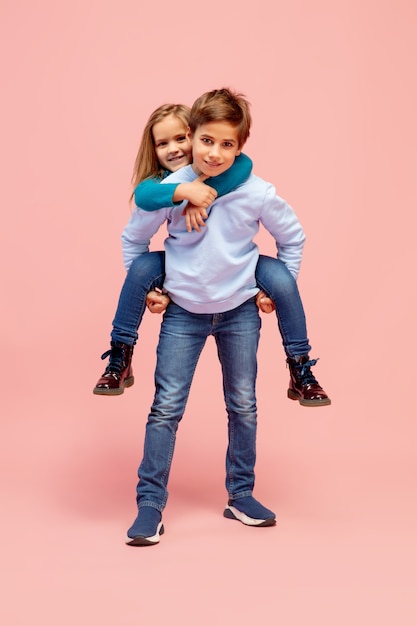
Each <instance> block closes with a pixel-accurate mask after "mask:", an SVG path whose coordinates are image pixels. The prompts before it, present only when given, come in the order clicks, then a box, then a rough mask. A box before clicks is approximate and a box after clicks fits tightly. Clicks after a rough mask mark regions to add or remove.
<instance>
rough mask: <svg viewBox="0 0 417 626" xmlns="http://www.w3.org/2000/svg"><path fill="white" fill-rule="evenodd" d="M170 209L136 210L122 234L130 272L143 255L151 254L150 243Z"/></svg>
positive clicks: (124, 253) (127, 266) (123, 248)
mask: <svg viewBox="0 0 417 626" xmlns="http://www.w3.org/2000/svg"><path fill="white" fill-rule="evenodd" d="M161 187H162V185H161ZM168 212H169V208H165V209H161V210H160V211H152V212H147V211H143V210H142V209H139V208H136V209H135V210H134V211H133V213H132V216H131V218H130V220H129V222H128V223H127V225H126V226H125V228H124V230H123V233H122V250H123V263H124V266H125V268H126V270H128V269H129V268H130V266H131V264H132V262H133V261H134V260H135V259H136V258H137V257H138V256H140V255H141V254H145V253H146V252H149V243H150V240H151V238H152V237H153V235H154V234H155V233H156V232H157V231H158V230H159V227H160V226H161V224H163V223H164V222H165V220H166V219H167V216H168Z"/></svg>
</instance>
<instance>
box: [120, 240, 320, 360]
mask: <svg viewBox="0 0 417 626" xmlns="http://www.w3.org/2000/svg"><path fill="white" fill-rule="evenodd" d="M164 278H165V253H164V252H148V253H146V254H143V255H141V256H139V257H138V258H137V259H135V260H134V261H133V263H132V265H131V266H130V269H129V271H128V273H127V275H126V279H125V282H124V284H123V288H122V291H121V293H120V298H119V304H118V307H117V311H116V316H115V318H114V320H113V330H112V333H111V338H112V340H113V341H120V342H121V343H125V344H127V345H129V346H133V345H135V344H136V341H137V338H138V327H139V325H140V323H141V321H142V317H143V314H144V312H145V308H146V294H147V293H148V291H150V290H151V289H155V288H156V287H157V288H159V289H162V287H163V283H164ZM256 282H257V285H258V287H259V288H260V289H262V291H264V292H265V293H266V294H268V296H269V297H270V298H271V299H272V300H273V301H274V303H275V307H276V315H277V320H278V327H279V331H280V333H281V337H282V345H283V346H284V350H285V354H286V355H287V357H296V356H302V355H307V354H308V353H309V352H310V349H311V347H310V345H309V342H308V338H307V328H306V319H305V314H304V308H303V303H302V302H301V298H300V294H299V291H298V287H297V282H296V280H295V279H294V278H293V276H292V274H291V273H290V272H289V270H288V269H287V267H286V265H285V264H284V263H283V262H282V261H280V260H279V259H274V258H272V257H269V256H264V255H260V256H259V261H258V265H257V268H256Z"/></svg>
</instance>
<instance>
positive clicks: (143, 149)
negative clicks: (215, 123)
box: [130, 104, 191, 199]
mask: <svg viewBox="0 0 417 626" xmlns="http://www.w3.org/2000/svg"><path fill="white" fill-rule="evenodd" d="M190 113H191V109H190V107H188V106H187V105H185V104H163V105H162V106H160V107H158V108H157V109H156V110H155V111H154V112H153V113H152V114H151V116H150V117H149V119H148V121H147V123H146V126H145V128H144V130H143V134H142V140H141V142H140V146H139V150H138V153H137V155H136V159H135V165H134V167H133V174H132V185H133V191H132V195H131V197H130V199H132V198H133V194H134V191H135V189H136V187H137V186H138V185H139V183H140V182H142V180H145V178H158V177H159V178H161V179H162V178H163V175H164V172H165V169H164V168H163V167H161V164H160V163H159V161H158V159H157V156H156V152H155V142H154V139H153V132H152V130H153V127H154V125H155V124H157V123H158V122H161V121H162V120H163V119H165V118H166V117H168V115H175V116H176V117H178V118H179V119H180V120H181V122H183V124H184V126H185V128H188V123H189V121H190Z"/></svg>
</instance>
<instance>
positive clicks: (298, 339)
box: [256, 255, 331, 406]
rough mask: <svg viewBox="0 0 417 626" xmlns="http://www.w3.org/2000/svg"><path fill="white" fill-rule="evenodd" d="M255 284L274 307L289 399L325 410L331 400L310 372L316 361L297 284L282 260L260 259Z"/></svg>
mask: <svg viewBox="0 0 417 626" xmlns="http://www.w3.org/2000/svg"><path fill="white" fill-rule="evenodd" d="M256 281H257V284H258V287H260V288H261V289H262V291H264V292H265V293H266V294H267V295H268V296H269V297H270V298H271V300H273V302H274V304H275V310H276V315H277V319H278V327H279V330H280V333H281V337H282V344H283V346H284V350H285V354H286V355H287V364H288V366H289V368H290V385H289V388H288V392H287V395H288V397H289V398H290V399H291V400H298V401H299V402H300V404H302V405H303V406H326V405H328V404H331V401H330V398H329V397H328V396H327V394H326V392H325V391H324V390H323V389H322V387H321V386H320V385H319V383H318V382H317V380H316V379H315V377H314V375H313V373H312V372H311V369H310V368H311V367H312V366H313V365H315V364H316V362H317V360H316V359H313V360H310V358H309V352H310V349H311V347H310V344H309V341H308V338H307V327H306V319H305V314H304V308H303V303H302V301H301V297H300V293H299V291H298V286H297V282H296V280H295V279H294V277H293V276H292V274H291V273H290V272H289V270H288V269H287V267H286V266H285V264H284V263H283V262H282V261H280V260H279V259H274V258H272V257H268V256H264V255H260V256H259V261H258V265H257V268H256Z"/></svg>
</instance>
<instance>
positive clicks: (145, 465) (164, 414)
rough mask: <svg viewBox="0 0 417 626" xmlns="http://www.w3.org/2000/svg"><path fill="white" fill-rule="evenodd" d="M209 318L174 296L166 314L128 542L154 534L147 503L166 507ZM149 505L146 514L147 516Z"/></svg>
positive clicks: (150, 505)
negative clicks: (186, 307)
mask: <svg viewBox="0 0 417 626" xmlns="http://www.w3.org/2000/svg"><path fill="white" fill-rule="evenodd" d="M210 318H211V316H206V315H194V314H191V313H188V312H187V311H185V310H184V309H182V308H181V307H179V306H177V305H176V304H174V303H172V302H171V303H170V304H169V305H168V308H167V310H166V312H165V314H164V320H163V323H162V326H161V333H160V337H159V343H158V348H157V364H156V370H155V386H156V391H155V397H154V401H153V404H152V407H151V411H150V414H149V417H148V422H147V425H146V434H145V442H144V452H143V459H142V462H141V464H140V466H139V470H138V475H139V483H138V486H137V505H138V509H139V513H138V517H137V518H136V520H135V522H134V524H133V525H132V527H131V528H130V529H129V530H128V543H130V544H132V545H146V544H144V543H143V542H142V543H138V542H141V541H142V540H143V539H148V538H149V537H144V534H143V533H146V532H150V530H149V523H148V517H149V515H148V514H149V511H145V509H147V508H148V507H151V508H153V509H156V510H157V511H158V512H159V513H162V511H163V509H164V507H165V504H166V501H167V498H168V491H167V484H168V479H169V473H170V468H171V462H172V457H173V454H174V447H175V440H176V433H177V429H178V424H179V422H180V421H181V419H182V416H183V413H184V410H185V406H186V403H187V399H188V394H189V390H190V386H191V381H192V379H193V375H194V371H195V368H196V365H197V362H198V359H199V356H200V354H201V351H202V349H203V347H204V344H205V342H206V339H207V336H208V335H209V334H210ZM144 511H145V515H146V517H144V516H143V513H144ZM151 515H152V514H151ZM159 523H161V522H160V516H159V521H158V519H157V518H156V517H155V519H154V530H155V533H153V535H152V537H153V538H154V537H155V536H157V524H159ZM157 538H158V537H157ZM158 540H159V538H158ZM148 543H149V542H148ZM152 543H155V541H152Z"/></svg>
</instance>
